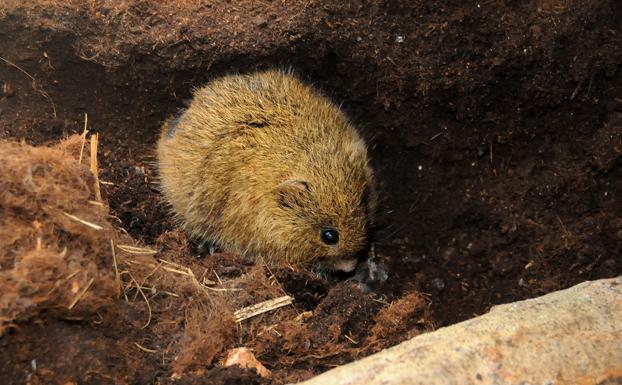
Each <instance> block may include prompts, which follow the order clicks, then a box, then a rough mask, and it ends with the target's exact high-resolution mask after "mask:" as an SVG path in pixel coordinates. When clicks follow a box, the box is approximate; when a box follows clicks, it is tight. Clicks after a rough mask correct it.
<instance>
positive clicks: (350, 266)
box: [333, 258, 359, 273]
mask: <svg viewBox="0 0 622 385" xmlns="http://www.w3.org/2000/svg"><path fill="white" fill-rule="evenodd" d="M358 262H359V261H358V259H357V258H342V259H337V260H336V261H335V262H334V264H333V268H334V269H335V270H337V271H343V272H344V273H349V272H352V271H354V269H356V265H357V264H358Z"/></svg>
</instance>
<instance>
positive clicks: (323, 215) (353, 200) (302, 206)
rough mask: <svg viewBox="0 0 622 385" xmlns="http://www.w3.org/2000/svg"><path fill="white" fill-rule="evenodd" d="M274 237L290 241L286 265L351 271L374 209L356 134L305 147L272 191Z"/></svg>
mask: <svg viewBox="0 0 622 385" xmlns="http://www.w3.org/2000/svg"><path fill="white" fill-rule="evenodd" d="M275 199H276V200H277V204H278V210H277V215H278V216H279V217H280V220H279V224H280V226H279V229H278V230H277V232H281V231H282V232H284V233H286V234H283V238H284V239H287V240H288V241H289V242H290V245H289V247H288V248H287V249H288V250H289V251H288V254H289V255H288V256H287V258H288V259H290V261H291V262H294V263H302V264H305V265H311V266H313V267H315V268H318V269H319V270H328V271H344V272H349V271H353V270H354V269H355V267H356V264H357V259H358V257H359V256H360V255H361V253H362V252H364V251H365V248H366V246H367V245H368V242H369V233H370V229H371V225H372V222H373V212H374V209H375V202H376V196H375V190H374V186H373V173H372V171H371V168H370V167H369V165H368V160H367V150H366V147H365V145H364V143H363V142H362V140H361V139H360V138H358V135H356V134H354V135H353V136H352V137H351V138H348V137H343V138H341V140H340V141H338V142H336V143H334V146H332V145H324V146H322V148H310V149H309V153H308V155H307V157H306V158H305V161H304V162H303V163H302V164H301V165H300V167H299V168H297V170H294V172H292V174H291V175H288V176H287V177H286V178H285V179H284V180H283V181H282V183H280V184H279V185H278V186H277V188H276V195H275Z"/></svg>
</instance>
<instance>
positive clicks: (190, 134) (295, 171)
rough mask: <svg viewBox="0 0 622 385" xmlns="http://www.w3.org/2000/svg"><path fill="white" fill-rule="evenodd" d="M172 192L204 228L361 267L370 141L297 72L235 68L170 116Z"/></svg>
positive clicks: (285, 255) (290, 253)
mask: <svg viewBox="0 0 622 385" xmlns="http://www.w3.org/2000/svg"><path fill="white" fill-rule="evenodd" d="M157 158H158V160H157V162H158V170H159V176H160V182H161V187H162V191H163V195H164V196H165V198H166V199H167V200H168V201H169V202H170V204H171V206H172V209H173V212H174V214H175V216H176V217H177V218H178V219H179V221H180V223H181V224H182V226H183V227H184V228H185V230H186V231H187V232H188V233H189V234H190V235H191V236H192V237H194V238H197V239H200V240H206V241H207V240H209V241H215V242H216V244H217V245H218V246H219V248H221V249H222V250H224V251H231V252H234V253H238V254H241V255H244V256H247V257H251V258H254V259H262V260H264V261H266V262H267V263H274V262H285V263H290V264H293V265H305V266H312V267H315V268H318V269H319V270H329V271H330V270H333V271H334V270H340V271H352V270H353V269H354V268H355V267H356V261H357V256H358V254H359V253H360V252H361V251H363V250H364V249H365V247H366V245H367V244H368V241H369V232H370V228H371V226H372V224H373V219H374V211H375V206H376V201H377V198H376V191H375V187H374V174H373V171H372V169H371V167H370V164H369V159H368V155H367V146H366V145H365V143H364V141H363V140H362V138H361V137H360V135H359V134H358V132H357V130H356V129H355V128H354V127H353V125H352V124H351V123H350V121H349V120H348V118H347V117H346V116H345V115H344V113H343V112H342V111H341V110H340V109H339V108H338V107H337V106H336V105H335V104H333V103H332V102H331V101H330V100H329V99H328V98H326V97H324V96H322V95H320V94H319V93H318V92H317V91H315V90H314V89H313V88H312V87H310V86H308V85H305V84H303V82H302V81H301V80H299V79H298V78H297V77H296V76H294V75H293V74H292V73H289V72H283V71H278V70H268V71H263V72H257V73H252V74H245V75H227V76H224V77H222V78H219V79H216V80H212V81H211V82H209V83H208V84H206V85H205V86H203V87H201V88H198V89H197V90H196V91H195V92H194V96H193V99H192V101H191V102H190V104H189V106H188V108H187V109H186V110H185V112H184V113H183V114H182V115H181V116H179V117H177V118H173V119H169V120H168V121H166V122H165V123H164V125H163V127H162V133H161V135H160V139H159V141H158V148H157Z"/></svg>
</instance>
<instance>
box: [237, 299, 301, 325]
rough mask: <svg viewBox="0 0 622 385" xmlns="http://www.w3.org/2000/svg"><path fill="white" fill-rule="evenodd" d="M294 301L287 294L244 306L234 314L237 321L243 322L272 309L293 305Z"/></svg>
mask: <svg viewBox="0 0 622 385" xmlns="http://www.w3.org/2000/svg"><path fill="white" fill-rule="evenodd" d="M292 302H293V298H292V297H290V296H289V295H285V296H283V297H278V298H274V299H270V300H267V301H264V302H260V303H256V304H254V305H251V306H247V307H244V308H242V309H240V310H237V311H236V312H235V313H233V315H234V316H235V321H236V322H242V321H244V320H245V319H249V318H252V317H254V316H256V315H259V314H263V313H267V312H269V311H271V310H275V309H278V308H280V307H283V306H287V305H291V303H292Z"/></svg>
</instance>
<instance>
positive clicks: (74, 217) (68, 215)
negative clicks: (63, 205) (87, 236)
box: [63, 211, 104, 230]
mask: <svg viewBox="0 0 622 385" xmlns="http://www.w3.org/2000/svg"><path fill="white" fill-rule="evenodd" d="M63 214H65V215H66V216H67V217H69V218H71V219H73V220H74V221H77V222H80V223H82V224H83V225H86V226H88V227H90V228H92V229H95V230H103V229H104V228H103V227H101V226H100V225H97V224H95V223H91V222H87V221H85V220H84V219H80V218H78V217H76V216H75V215H71V214H69V213H66V212H64V211H63Z"/></svg>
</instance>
